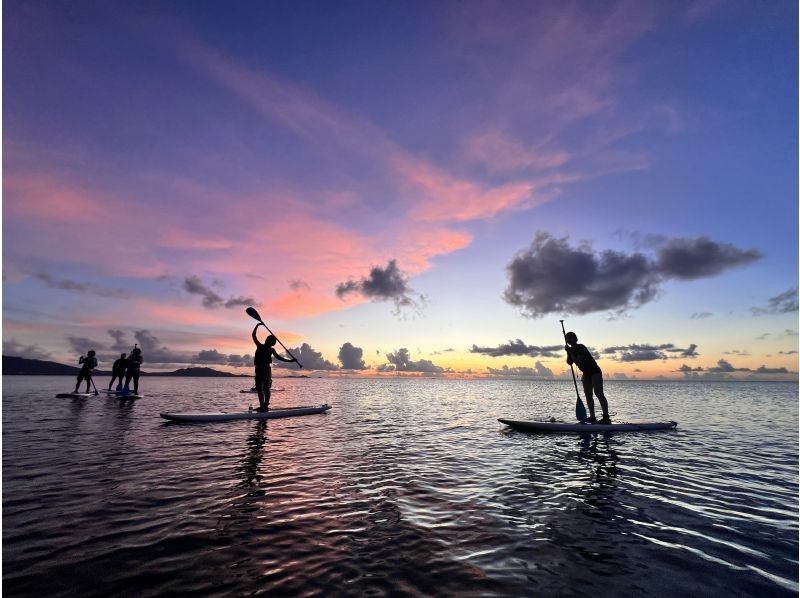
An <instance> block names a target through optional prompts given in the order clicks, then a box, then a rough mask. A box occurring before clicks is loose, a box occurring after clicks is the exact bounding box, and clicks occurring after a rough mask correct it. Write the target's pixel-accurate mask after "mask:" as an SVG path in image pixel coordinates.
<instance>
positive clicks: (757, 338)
mask: <svg viewBox="0 0 800 598" xmlns="http://www.w3.org/2000/svg"><path fill="white" fill-rule="evenodd" d="M768 336H769V332H765V333H764V334H759V335H758V336H757V337H756V340H757V341H763V340H766V338H767V337H768Z"/></svg>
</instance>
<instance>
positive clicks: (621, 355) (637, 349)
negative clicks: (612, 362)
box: [602, 343, 698, 361]
mask: <svg viewBox="0 0 800 598" xmlns="http://www.w3.org/2000/svg"><path fill="white" fill-rule="evenodd" d="M696 349H697V345H695V344H694V343H692V344H690V345H689V346H688V347H686V348H685V349H682V348H680V347H676V346H675V345H674V344H672V343H664V344H661V345H649V344H644V345H638V344H633V345H621V346H615V347H606V348H605V349H603V351H602V353H603V355H612V356H613V357H614V359H617V360H618V361H655V360H658V359H680V358H694V357H697V355H698V353H697V351H696Z"/></svg>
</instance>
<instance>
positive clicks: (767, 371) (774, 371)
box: [754, 365, 790, 374]
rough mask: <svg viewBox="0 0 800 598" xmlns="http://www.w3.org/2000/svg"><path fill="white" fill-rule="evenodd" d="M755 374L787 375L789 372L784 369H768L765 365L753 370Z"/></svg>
mask: <svg viewBox="0 0 800 598" xmlns="http://www.w3.org/2000/svg"><path fill="white" fill-rule="evenodd" d="M754 373H756V374H788V373H790V372H789V370H787V369H786V368H768V367H767V366H765V365H762V366H760V367H758V368H757V369H755V370H754Z"/></svg>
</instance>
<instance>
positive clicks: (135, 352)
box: [131, 347, 142, 355]
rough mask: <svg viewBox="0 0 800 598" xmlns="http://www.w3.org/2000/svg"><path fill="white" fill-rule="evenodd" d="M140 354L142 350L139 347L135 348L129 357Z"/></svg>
mask: <svg viewBox="0 0 800 598" xmlns="http://www.w3.org/2000/svg"><path fill="white" fill-rule="evenodd" d="M141 352H142V350H141V349H140V348H139V347H136V348H135V349H134V350H133V351H131V355H134V354H136V355H138V354H139V353H141Z"/></svg>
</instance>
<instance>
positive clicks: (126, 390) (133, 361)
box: [122, 347, 144, 395]
mask: <svg viewBox="0 0 800 598" xmlns="http://www.w3.org/2000/svg"><path fill="white" fill-rule="evenodd" d="M142 361H144V359H142V350H141V349H140V348H139V347H134V349H133V351H131V356H130V357H128V359H127V361H126V365H127V369H126V370H125V386H124V387H123V389H122V394H124V395H127V394H130V392H131V389H130V385H131V380H133V394H135V395H138V394H139V368H140V367H141V366H142Z"/></svg>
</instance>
